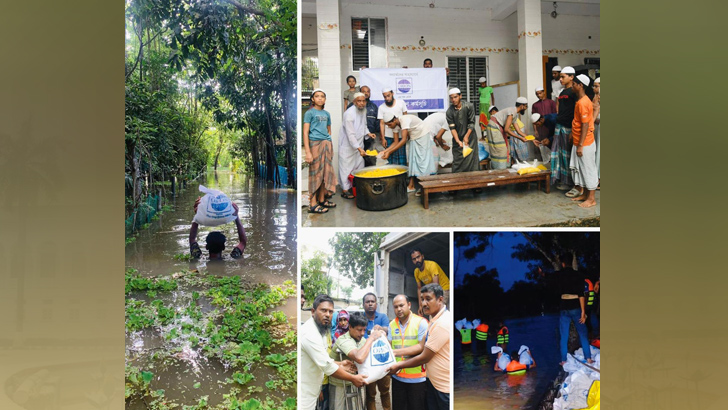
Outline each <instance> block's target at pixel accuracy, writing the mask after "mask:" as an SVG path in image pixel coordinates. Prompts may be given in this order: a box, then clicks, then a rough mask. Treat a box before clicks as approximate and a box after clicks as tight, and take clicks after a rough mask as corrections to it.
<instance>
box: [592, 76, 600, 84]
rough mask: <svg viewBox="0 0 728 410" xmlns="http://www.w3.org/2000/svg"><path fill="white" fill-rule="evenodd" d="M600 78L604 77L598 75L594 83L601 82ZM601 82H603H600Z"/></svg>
mask: <svg viewBox="0 0 728 410" xmlns="http://www.w3.org/2000/svg"><path fill="white" fill-rule="evenodd" d="M600 78H602V77H597V79H596V80H594V84H596V83H598V82H599V79H600ZM600 84H601V83H600Z"/></svg>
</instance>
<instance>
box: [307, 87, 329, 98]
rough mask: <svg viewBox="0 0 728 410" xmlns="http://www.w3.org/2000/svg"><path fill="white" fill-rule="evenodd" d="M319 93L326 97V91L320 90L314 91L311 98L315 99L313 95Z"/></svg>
mask: <svg viewBox="0 0 728 410" xmlns="http://www.w3.org/2000/svg"><path fill="white" fill-rule="evenodd" d="M317 92H320V93H322V94H323V95H324V97H326V93H325V92H324V90H322V89H320V88H317V89H315V90H313V92H312V93H311V97H313V95H314V94H316V93H317Z"/></svg>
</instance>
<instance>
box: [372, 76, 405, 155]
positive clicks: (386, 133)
mask: <svg viewBox="0 0 728 410" xmlns="http://www.w3.org/2000/svg"><path fill="white" fill-rule="evenodd" d="M382 96H383V97H384V103H382V105H380V106H379V111H378V112H377V118H378V119H379V121H380V122H379V129H380V132H381V134H382V135H381V141H382V146H383V147H384V148H387V147H388V146H389V145H392V144H396V143H397V142H399V127H397V128H395V129H392V128H389V127H387V126H386V125H384V121H383V118H384V113H386V112H391V113H392V114H394V116H395V117H401V116H403V115H405V114H407V105H406V104H405V103H404V100H398V99H396V98H394V92H393V91H392V89H391V88H385V89H383V90H382ZM405 151H406V148H405V147H404V146H402V148H400V149H399V150H397V151H394V153H392V155H390V156H389V157H390V158H389V163H390V164H394V165H407V152H405Z"/></svg>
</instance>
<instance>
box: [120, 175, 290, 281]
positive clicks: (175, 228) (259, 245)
mask: <svg viewBox="0 0 728 410" xmlns="http://www.w3.org/2000/svg"><path fill="white" fill-rule="evenodd" d="M198 185H199V184H197V183H193V184H190V185H188V187H187V190H185V191H184V192H182V193H181V194H178V196H177V198H176V199H175V200H174V202H173V205H174V207H175V209H174V210H173V211H170V212H165V213H163V214H162V215H161V216H160V218H159V220H157V221H154V222H152V225H151V226H150V227H149V228H148V229H146V230H143V231H141V232H140V233H139V235H138V237H137V239H136V241H134V242H133V243H131V244H129V245H127V246H126V266H127V267H132V268H136V269H138V270H139V273H140V274H142V275H144V276H158V275H166V274H169V273H171V272H175V271H179V270H181V269H190V268H192V269H195V268H196V269H199V270H200V272H203V271H207V272H208V273H209V274H212V275H225V276H241V277H243V278H245V279H247V280H250V281H251V282H253V283H267V284H280V283H282V282H283V281H285V280H289V279H290V280H295V278H296V207H295V203H296V192H295V191H293V190H288V189H286V188H280V187H279V188H272V187H269V186H266V184H265V183H264V182H261V181H257V180H255V179H254V178H253V177H249V176H245V175H238V174H232V173H221V172H218V173H217V174H214V173H210V174H208V175H207V178H206V180H205V181H204V182H203V185H205V186H206V187H208V188H214V189H219V190H220V191H223V192H224V193H226V194H227V195H228V196H229V197H230V198H231V199H232V200H233V201H234V202H235V203H236V204H238V207H239V208H240V219H241V221H242V222H243V226H244V227H245V232H246V234H247V237H248V244H247V247H246V249H245V254H244V255H243V258H241V259H237V260H236V259H231V258H230V257H229V254H230V251H231V250H232V247H233V246H235V244H237V231H236V229H235V225H234V224H232V223H229V224H226V225H222V226H216V227H200V231H199V233H198V236H197V238H198V241H199V242H200V244H201V245H200V246H201V247H202V248H203V253H204V254H206V253H207V252H206V251H205V250H204V238H205V236H206V235H207V233H208V232H211V231H222V232H223V233H224V234H225V236H226V237H227V238H228V241H227V243H226V247H225V252H224V254H225V255H226V256H225V258H224V260H223V261H219V260H216V261H209V260H208V259H207V258H206V257H203V258H202V259H200V260H199V261H197V262H194V263H188V262H182V261H177V260H175V259H174V255H176V254H180V253H185V254H189V231H190V224H191V222H192V217H193V216H194V212H193V209H192V207H193V205H194V202H195V199H196V198H197V197H198V196H201V192H199V191H198V190H197V186H198Z"/></svg>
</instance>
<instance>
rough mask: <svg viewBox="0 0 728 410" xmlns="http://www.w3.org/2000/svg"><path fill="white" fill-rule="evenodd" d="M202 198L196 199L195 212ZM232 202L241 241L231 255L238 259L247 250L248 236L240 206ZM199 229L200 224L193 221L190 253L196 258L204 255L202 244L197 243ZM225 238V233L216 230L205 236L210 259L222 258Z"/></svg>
mask: <svg viewBox="0 0 728 410" xmlns="http://www.w3.org/2000/svg"><path fill="white" fill-rule="evenodd" d="M200 199H201V198H197V200H196V201H195V213H197V206H198V205H200ZM232 204H233V208H234V209H235V227H236V228H237V229H238V240H239V241H240V242H239V243H238V244H237V245H235V247H234V248H233V251H232V252H230V256H231V257H233V258H235V259H237V258H240V257H241V256H243V251H245V245H246V244H247V243H248V238H247V237H246V236H245V228H244V227H243V223H242V222H240V217H239V216H238V206H237V205H236V204H235V202H233V203H232ZM198 229H199V225H198V224H197V222H192V226H191V227H190V255H192V257H193V258H195V259H199V258H201V257H202V250H201V249H200V245H199V244H198V243H197V230H198ZM225 240H226V238H225V235H223V233H222V232H219V231H215V232H210V233H208V234H207V238H205V249H207V250H208V252H210V260H213V259H222V251H224V250H225Z"/></svg>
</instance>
